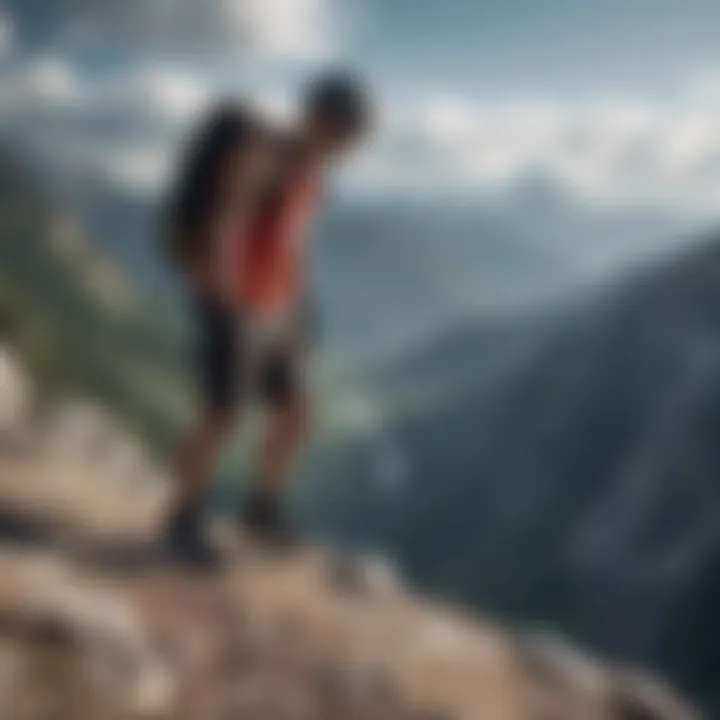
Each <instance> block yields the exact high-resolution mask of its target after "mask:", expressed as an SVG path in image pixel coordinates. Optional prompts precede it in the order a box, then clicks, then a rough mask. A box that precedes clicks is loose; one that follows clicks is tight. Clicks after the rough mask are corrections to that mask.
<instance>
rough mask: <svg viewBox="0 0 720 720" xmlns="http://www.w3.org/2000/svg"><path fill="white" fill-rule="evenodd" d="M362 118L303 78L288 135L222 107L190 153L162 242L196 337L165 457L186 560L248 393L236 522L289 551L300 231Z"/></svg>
mask: <svg viewBox="0 0 720 720" xmlns="http://www.w3.org/2000/svg"><path fill="white" fill-rule="evenodd" d="M370 118H371V103H370V100H369V95H368V92H367V89H366V88H365V86H364V85H363V84H362V82H360V81H359V80H358V79H357V78H355V77H352V76H349V75H345V74H337V73H332V74H328V75H325V76H323V77H321V78H319V79H317V80H316V81H315V82H314V83H312V85H311V86H310V88H309V90H308V92H307V95H306V97H305V100H304V103H303V108H302V113H301V117H300V119H299V121H298V123H297V126H296V127H295V128H294V129H293V130H292V131H291V132H289V133H279V132H277V131H275V130H273V129H272V128H271V127H269V125H268V124H267V123H266V122H264V121H263V120H262V119H261V118H259V117H258V116H257V115H255V114H254V113H252V112H251V111H250V110H248V109H247V108H244V107H241V106H238V105H233V104H229V105H228V104H225V105H223V106H221V107H219V108H218V109H216V110H215V111H214V112H213V113H212V115H211V117H210V119H209V120H207V121H206V122H205V123H204V124H203V125H202V126H201V130H200V132H199V134H198V136H197V137H196V139H195V141H194V142H193V143H192V144H191V149H190V153H189V155H188V159H187V160H186V162H185V166H184V167H183V169H182V171H181V172H180V174H179V178H180V179H179V182H178V184H177V185H176V187H175V191H174V193H173V195H172V200H171V203H170V210H169V213H168V227H169V232H168V233H167V236H168V237H169V238H170V239H171V249H172V252H173V256H174V257H175V258H176V259H177V260H178V261H179V262H180V264H181V266H182V267H183V268H184V269H185V271H186V277H187V278H188V279H189V286H190V288H191V297H192V302H193V305H194V310H195V313H194V314H195V316H196V318H197V330H198V334H199V341H200V342H199V346H200V347H199V351H200V352H199V362H198V370H199V376H200V378H199V379H200V385H201V396H202V412H201V413H200V417H199V419H198V420H197V422H196V423H195V425H194V427H193V428H192V429H191V430H190V432H189V433H188V435H187V437H186V438H185V441H184V443H183V444H182V447H181V449H180V452H179V457H178V459H177V465H176V479H177V491H176V494H175V498H174V502H173V505H172V507H171V509H170V512H169V517H168V518H167V526H166V537H167V539H168V541H169V543H170V546H171V548H172V549H173V551H176V552H178V553H179V554H180V555H181V556H182V557H184V558H186V559H188V560H191V561H193V562H200V563H205V562H212V561H213V560H214V559H215V558H216V554H215V551H214V549H213V548H212V546H211V544H210V543H209V540H208V538H207V537H206V533H205V527H204V523H205V517H204V516H205V495H206V490H207V488H208V483H209V479H210V476H211V474H212V472H213V471H214V469H215V464H216V462H217V460H218V456H219V454H220V452H221V450H222V448H223V443H224V441H225V440H226V439H227V437H228V434H229V432H230V431H231V430H232V428H233V426H234V423H235V421H236V418H237V416H238V413H239V411H241V410H242V409H243V407H245V406H246V405H247V404H248V403H249V402H250V401H251V400H253V399H255V398H256V397H258V396H259V399H260V400H261V401H262V402H263V404H264V405H265V406H266V408H267V410H268V418H267V428H266V434H265V438H264V444H263V448H262V453H261V456H260V459H259V463H258V465H257V469H256V471H255V476H254V478H253V479H252V482H251V486H250V489H249V492H248V495H247V499H246V501H245V503H244V506H243V508H242V510H241V512H240V514H239V518H238V519H239V521H240V522H241V523H242V525H243V526H244V528H245V529H246V530H247V532H249V533H250V534H251V535H253V536H255V537H256V538H258V539H259V540H261V541H263V542H267V543H270V544H272V545H283V546H284V545H287V544H290V543H292V542H293V539H294V537H293V530H292V528H291V524H290V522H289V521H288V517H287V513H286V510H285V507H284V502H283V491H284V489H285V485H286V482H287V479H288V476H289V473H290V472H291V470H292V467H293V465H294V463H295V460H296V458H297V457H298V454H299V452H300V450H301V448H302V445H303V441H304V440H305V437H306V434H307V425H308V423H307V420H308V412H309V400H308V396H307V394H308V393H307V387H306V383H305V372H304V370H305V364H306V360H307V356H308V351H309V349H310V345H311V344H312V342H311V341H312V328H311V324H312V320H313V318H312V310H311V308H310V306H309V295H310V288H309V287H308V274H307V272H306V265H307V263H306V260H307V248H308V244H307V238H306V235H307V230H308V224H309V222H310V221H311V220H312V218H313V217H314V216H315V215H316V214H317V212H318V209H319V205H320V196H321V191H322V187H323V183H324V180H325V179H326V176H327V173H328V171H329V170H330V169H331V167H332V166H333V165H334V163H335V161H336V160H338V159H339V158H340V157H341V156H342V155H344V154H345V153H346V152H347V151H348V150H349V149H350V148H351V147H352V146H354V145H355V144H356V143H357V142H358V141H359V140H360V139H361V137H362V136H363V134H364V133H365V132H366V130H367V129H368V125H369V122H370Z"/></svg>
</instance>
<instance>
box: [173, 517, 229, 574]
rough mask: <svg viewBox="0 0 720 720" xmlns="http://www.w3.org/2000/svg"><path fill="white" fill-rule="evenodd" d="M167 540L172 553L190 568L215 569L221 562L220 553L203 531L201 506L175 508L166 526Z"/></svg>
mask: <svg viewBox="0 0 720 720" xmlns="http://www.w3.org/2000/svg"><path fill="white" fill-rule="evenodd" d="M165 542H166V545H167V550H168V551H169V553H170V555H171V556H172V557H173V558H174V559H176V560H178V561H180V562H181V563H182V564H183V565H187V566H188V567H190V568H193V569H197V570H213V569H215V568H217V567H218V565H219V564H220V554H219V553H218V551H217V549H216V548H215V547H214V546H213V545H212V544H211V543H210V541H209V539H208V538H207V537H206V536H205V533H204V532H203V526H202V512H201V510H200V509H199V508H194V507H188V508H181V509H179V510H175V511H174V512H173V513H172V514H171V515H170V517H169V519H168V522H167V525H166V527H165Z"/></svg>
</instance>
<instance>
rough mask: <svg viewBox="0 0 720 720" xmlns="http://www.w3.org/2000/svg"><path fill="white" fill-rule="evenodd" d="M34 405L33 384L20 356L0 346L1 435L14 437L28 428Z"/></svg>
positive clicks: (5, 437)
mask: <svg viewBox="0 0 720 720" xmlns="http://www.w3.org/2000/svg"><path fill="white" fill-rule="evenodd" d="M31 407H32V384H31V382H30V379H29V377H28V376H27V374H26V373H25V370H24V368H23V366H22V363H21V362H20V360H19V359H18V357H17V356H16V355H15V354H14V353H13V352H12V351H11V350H10V349H9V348H7V347H2V346H0V436H2V437H3V438H4V439H6V440H7V439H12V438H15V437H17V436H19V435H20V434H22V432H23V431H24V430H25V429H26V426H27V422H28V419H29V416H30V412H31Z"/></svg>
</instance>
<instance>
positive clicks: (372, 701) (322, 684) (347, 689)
mask: <svg viewBox="0 0 720 720" xmlns="http://www.w3.org/2000/svg"><path fill="white" fill-rule="evenodd" d="M317 689H318V693H319V696H320V698H321V700H322V701H323V702H324V703H326V704H329V705H332V706H337V707H339V708H344V709H347V710H358V709H362V708H370V707H378V706H389V705H393V704H395V703H396V701H397V699H398V694H397V690H396V688H395V686H394V684H393V682H392V680H391V678H390V676H389V675H388V674H387V673H385V672H383V671H382V670H379V669H377V668H367V667H356V666H352V665H348V664H343V663H339V662H328V663H326V664H324V665H323V666H321V667H320V668H319V671H318V674H317Z"/></svg>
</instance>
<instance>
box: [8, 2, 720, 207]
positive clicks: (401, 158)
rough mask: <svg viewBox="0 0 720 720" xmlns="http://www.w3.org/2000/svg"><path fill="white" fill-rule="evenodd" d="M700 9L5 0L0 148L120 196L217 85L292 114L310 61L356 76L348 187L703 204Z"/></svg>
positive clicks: (718, 55)
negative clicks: (27, 153) (363, 133)
mask: <svg viewBox="0 0 720 720" xmlns="http://www.w3.org/2000/svg"><path fill="white" fill-rule="evenodd" d="M718 27H720V3H717V2H714V1H713V0H683V1H682V2H680V1H678V0H603V1H602V2H599V1H595V2H591V1H590V0H504V1H502V2H500V1H499V0H497V1H495V2H487V1H483V0H444V1H442V0H205V1H204V2H203V3H199V2H197V0H122V2H120V0H92V2H90V1H89V0H55V1H54V2H48V1H47V0H8V1H6V2H5V4H4V5H0V139H2V138H4V139H6V140H8V139H9V140H11V141H12V142H14V143H15V142H17V143H21V144H23V145H24V146H27V147H28V148H29V149H31V150H32V151H33V152H34V153H35V154H36V155H38V156H41V157H42V158H43V159H44V161H46V162H48V163H49V164H54V165H55V166H58V167H61V168H62V169H63V171H66V172H76V173H79V174H83V173H84V174H88V175H90V176H92V175H101V176H102V177H103V179H104V180H107V181H109V182H112V183H116V184H118V185H120V186H122V188H123V189H124V190H125V191H132V192H142V193H153V192H157V190H158V188H160V187H161V184H162V181H163V177H165V176H166V175H167V172H168V168H169V167H170V166H171V158H172V156H173V153H174V151H175V148H176V147H177V143H178V142H179V141H180V140H181V139H182V137H183V134H184V132H185V131H186V129H187V127H188V126H189V125H190V124H191V123H192V122H193V120H194V119H195V118H196V117H197V116H198V114H200V113H201V112H202V110H203V109H204V108H205V107H206V106H207V104H208V103H209V102H211V100H212V98H213V97H216V96H217V94H218V93H226V92H237V93H240V94H252V95H254V96H255V97H257V99H258V101H259V102H261V103H263V104H264V105H266V106H267V107H268V108H270V110H272V111H273V112H278V113H279V114H281V115H282V114H283V113H285V112H287V109H288V108H290V107H291V106H292V100H293V97H294V95H295V93H296V90H297V87H298V85H299V84H301V83H302V82H303V81H304V80H305V78H306V77H307V76H308V75H310V74H312V72H314V71H315V70H316V69H317V68H318V67H321V66H323V65H326V64H328V63H331V64H333V63H335V64H337V63H339V64H343V65H348V66H351V67H354V68H359V69H361V70H363V71H364V72H366V73H367V75H368V76H369V77H370V78H371V79H372V81H373V83H374V85H375V86H376V88H377V91H378V95H379V97H380V98H381V109H382V115H381V118H382V122H381V127H380V129H379V132H378V133H377V136H376V139H375V142H374V143H373V144H372V145H371V146H370V148H369V149H368V150H367V151H366V152H364V153H363V154H362V155H361V156H359V157H358V158H357V159H356V162H355V163H353V165H352V166H351V168H350V169H349V171H348V172H347V174H346V177H345V185H346V187H347V188H348V189H349V190H350V191H351V192H356V193H359V194H365V195H367V194H368V193H369V194H373V193H378V194H383V195H387V194H392V193H399V194H403V195H408V194H411V195H412V194H435V195H437V194H444V195H462V196H463V197H467V196H468V195H470V196H472V195H475V194H484V195H487V194H488V193H502V192H504V191H506V190H507V189H509V188H512V187H513V186H515V185H517V184H518V183H522V182H524V181H525V180H527V179H528V178H529V177H532V178H537V177H542V178H544V179H545V180H546V181H547V182H550V183H552V184H554V185H557V186H558V187H560V188H561V189H562V190H563V191H567V192H568V193H569V194H571V195H572V197H574V198H575V199H577V200H578V201H579V202H583V203H592V204H593V205H603V204H604V205H617V204H631V205H648V206H653V205H663V206H667V205H671V206H677V207H678V208H679V209H682V210H683V211H690V212H694V213H700V212H702V213H707V212H713V211H714V208H715V207H716V206H719V207H720V44H718V42H717V40H718V38H717V35H718V31H717V28H718Z"/></svg>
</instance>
